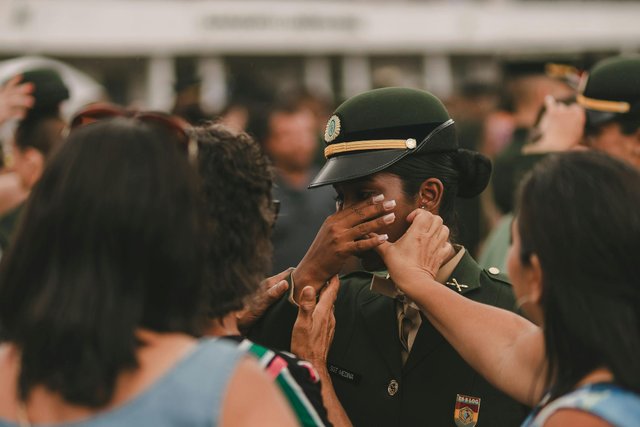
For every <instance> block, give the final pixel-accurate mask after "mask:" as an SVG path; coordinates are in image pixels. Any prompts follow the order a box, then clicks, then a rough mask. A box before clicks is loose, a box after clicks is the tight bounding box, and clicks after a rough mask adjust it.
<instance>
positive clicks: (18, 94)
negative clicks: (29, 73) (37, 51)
mask: <svg viewBox="0 0 640 427" xmlns="http://www.w3.org/2000/svg"><path fill="white" fill-rule="evenodd" d="M34 102H35V99H34V98H33V84H32V83H30V82H26V83H25V82H22V75H18V76H15V77H13V78H11V79H9V80H8V81H7V82H6V83H4V84H3V85H2V86H0V126H2V125H3V124H4V123H6V122H8V121H10V120H20V119H23V118H24V117H25V116H26V115H27V111H28V110H29V108H31V107H33V104H34ZM2 154H3V155H2V159H1V160H2V166H1V167H2V171H1V172H0V216H1V215H4V214H5V213H6V212H7V211H10V210H11V209H13V208H15V207H16V206H18V205H19V204H20V203H22V202H23V201H24V199H25V198H26V197H27V195H28V193H27V192H26V191H25V190H24V188H23V187H22V185H21V184H20V179H19V177H18V176H17V175H16V174H15V173H14V172H13V171H12V170H11V169H9V168H7V165H6V161H5V158H4V157H5V156H4V154H5V153H4V149H3V153H2Z"/></svg>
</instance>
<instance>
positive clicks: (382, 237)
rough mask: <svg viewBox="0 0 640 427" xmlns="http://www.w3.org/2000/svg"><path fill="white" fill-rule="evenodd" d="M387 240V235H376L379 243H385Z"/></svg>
mask: <svg viewBox="0 0 640 427" xmlns="http://www.w3.org/2000/svg"><path fill="white" fill-rule="evenodd" d="M387 240H389V235H388V234H378V241H379V242H386V241H387Z"/></svg>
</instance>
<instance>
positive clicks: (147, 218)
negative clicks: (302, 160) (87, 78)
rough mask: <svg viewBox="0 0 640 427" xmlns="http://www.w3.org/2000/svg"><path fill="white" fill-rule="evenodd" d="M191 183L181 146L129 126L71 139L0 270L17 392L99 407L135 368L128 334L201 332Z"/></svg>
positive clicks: (84, 131)
mask: <svg viewBox="0 0 640 427" xmlns="http://www.w3.org/2000/svg"><path fill="white" fill-rule="evenodd" d="M198 200H199V196H198V189H197V181H196V179H195V176H194V172H193V170H192V168H190V166H189V164H188V162H187V160H186V159H185V157H184V156H183V155H182V154H181V153H180V151H179V150H178V148H177V145H176V144H175V143H174V142H173V141H172V140H170V139H169V137H167V136H166V135H163V134H162V133H160V132H159V131H157V130H154V129H151V128H150V127H148V126H146V125H144V124H141V123H139V122H136V121H132V120H130V119H122V118H120V119H113V120H105V121H100V122H96V123H93V124H90V125H87V126H84V127H81V128H78V129H77V130H74V131H73V132H72V133H71V136H70V137H69V139H68V141H67V142H66V143H65V144H63V146H62V147H61V149H60V150H59V151H58V152H57V153H56V154H55V155H54V156H53V157H52V158H51V160H50V162H49V164H48V166H47V167H46V169H45V171H44V173H43V176H42V178H41V180H40V181H39V182H38V184H37V185H36V186H35V188H34V190H33V192H32V194H31V197H30V199H29V202H28V204H27V206H26V210H25V212H24V216H23V218H22V221H21V223H20V225H19V227H18V230H17V234H16V236H15V243H14V245H13V246H12V247H11V249H10V250H9V252H7V253H6V254H5V255H4V256H3V257H2V262H1V263H0V327H1V331H2V340H3V341H5V342H11V343H13V344H14V345H15V346H16V347H17V348H18V349H19V350H20V355H21V361H20V365H21V367H20V373H19V378H18V391H19V396H20V398H21V399H26V398H27V397H28V395H29V393H30V391H31V390H32V389H33V388H34V387H35V386H36V385H42V386H44V387H46V388H47V389H49V390H51V391H52V392H55V393H59V394H60V395H61V396H62V397H63V398H64V399H65V401H67V402H69V403H72V404H77V405H82V406H89V407H100V406H102V405H104V404H106V403H107V402H108V401H109V400H110V399H111V396H112V394H113V391H114V387H115V381H116V378H117V376H118V374H119V373H121V372H122V371H124V370H127V369H134V368H136V367H137V366H138V362H137V360H136V349H137V347H138V346H139V345H140V344H141V343H139V342H138V340H137V338H136V335H135V332H136V329H138V328H146V329H149V330H152V331H156V332H182V333H188V334H194V335H195V334H197V333H199V327H200V322H199V319H200V318H201V317H202V315H203V311H202V309H201V304H202V299H203V298H202V290H203V264H204V263H203V250H202V244H201V241H202V237H201V231H202V218H201V210H200V208H199V207H198V206H199V205H198Z"/></svg>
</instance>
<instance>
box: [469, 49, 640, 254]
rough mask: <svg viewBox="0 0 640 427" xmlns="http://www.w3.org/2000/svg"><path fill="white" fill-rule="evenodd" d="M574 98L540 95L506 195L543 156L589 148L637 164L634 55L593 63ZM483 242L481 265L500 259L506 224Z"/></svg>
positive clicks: (639, 126) (638, 63)
mask: <svg viewBox="0 0 640 427" xmlns="http://www.w3.org/2000/svg"><path fill="white" fill-rule="evenodd" d="M579 86H580V87H579V90H578V94H577V96H576V102H575V103H571V104H566V103H563V102H559V101H556V100H555V99H554V98H553V97H547V98H546V99H545V106H544V112H543V114H542V116H541V119H540V120H539V122H538V124H537V126H536V132H535V133H537V134H538V138H537V139H536V140H534V141H533V142H531V143H528V144H526V145H524V146H523V147H522V149H521V152H520V153H519V154H518V155H517V156H514V157H513V158H512V159H511V162H512V166H511V167H512V168H513V169H514V177H515V178H516V179H515V180H514V181H513V182H512V183H510V184H509V185H510V188H511V190H510V191H511V193H512V194H513V193H515V190H516V188H517V186H518V183H519V182H520V179H521V178H522V177H523V176H524V175H525V174H526V172H528V171H529V170H531V169H533V167H534V166H535V165H536V164H537V163H538V162H539V161H540V160H542V159H543V158H545V157H546V156H547V155H548V154H550V153H554V152H562V151H568V150H574V149H587V148H591V149H594V150H597V151H601V152H604V153H606V154H608V155H610V156H613V157H616V158H618V159H620V160H623V161H625V162H627V163H630V164H631V165H633V166H635V167H640V56H616V57H612V58H607V59H604V60H602V61H599V62H598V63H596V64H595V65H594V66H593V67H592V68H591V69H590V71H589V72H588V73H585V74H583V76H582V79H581V83H580V85H579ZM510 223H511V220H510V219H509V220H505V222H503V230H502V231H498V232H496V233H494V234H493V235H492V236H490V239H488V240H487V243H486V244H485V247H484V249H483V253H482V255H481V257H480V260H481V263H483V260H486V261H485V262H486V263H490V264H492V265H496V264H498V265H499V264H504V263H506V256H507V249H508V247H509V236H510V233H509V224H510Z"/></svg>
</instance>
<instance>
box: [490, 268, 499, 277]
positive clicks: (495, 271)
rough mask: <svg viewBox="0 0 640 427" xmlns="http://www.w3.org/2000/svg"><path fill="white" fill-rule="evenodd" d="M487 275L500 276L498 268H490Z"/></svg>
mask: <svg viewBox="0 0 640 427" xmlns="http://www.w3.org/2000/svg"><path fill="white" fill-rule="evenodd" d="M489 273H491V274H493V275H496V274H500V269H499V268H498V267H491V268H490V269H489Z"/></svg>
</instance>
